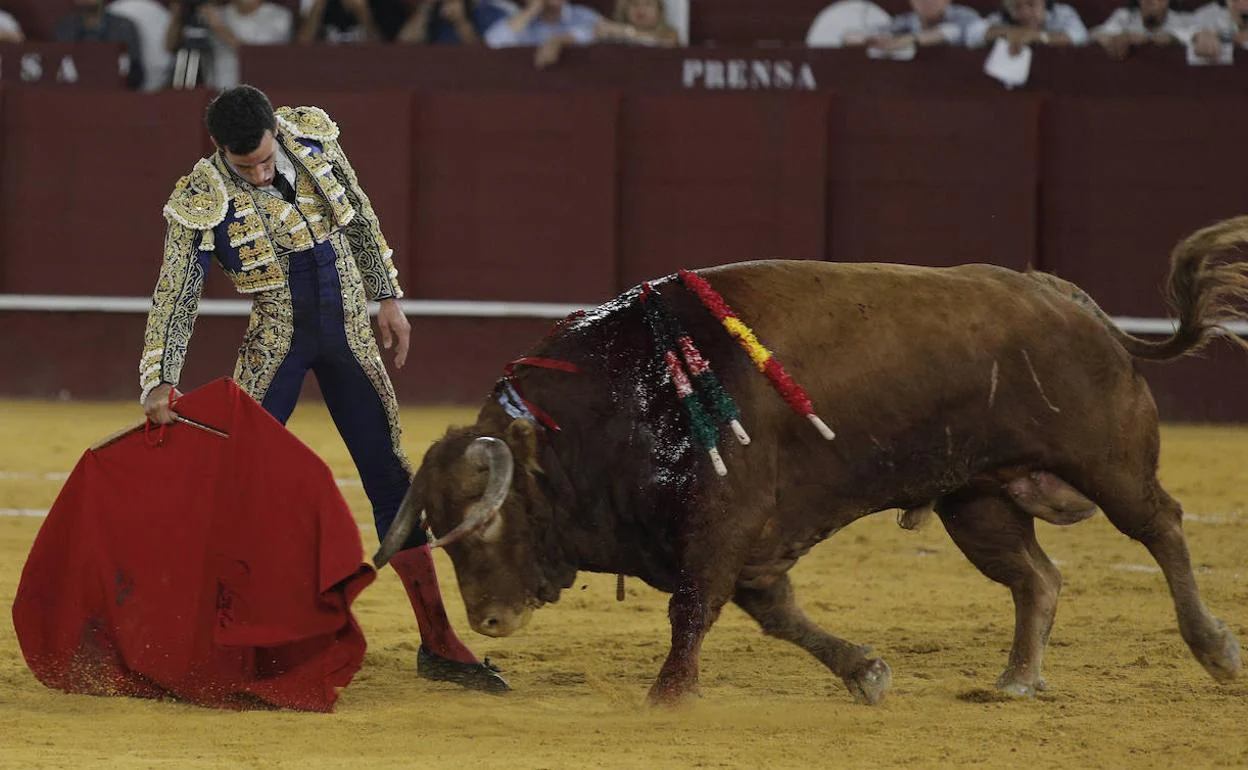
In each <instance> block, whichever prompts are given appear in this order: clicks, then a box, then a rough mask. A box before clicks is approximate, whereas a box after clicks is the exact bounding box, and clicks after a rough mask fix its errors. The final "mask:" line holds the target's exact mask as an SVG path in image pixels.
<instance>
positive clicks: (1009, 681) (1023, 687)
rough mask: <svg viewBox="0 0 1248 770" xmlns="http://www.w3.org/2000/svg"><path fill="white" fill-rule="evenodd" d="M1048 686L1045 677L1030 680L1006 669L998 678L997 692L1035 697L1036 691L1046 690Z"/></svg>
mask: <svg viewBox="0 0 1248 770" xmlns="http://www.w3.org/2000/svg"><path fill="white" fill-rule="evenodd" d="M1048 688H1049V685H1048V684H1047V683H1046V682H1045V681H1044V679H1037V680H1036V681H1035V682H1028V681H1027V680H1026V679H1023V678H1022V677H1020V676H1018V675H1017V674H1015V673H1014V672H1012V671H1006V672H1005V673H1003V674H1002V675H1001V676H1000V677H998V678H997V692H999V693H1001V694H1003V695H1008V696H1010V697H1011V698H1020V699H1022V698H1034V697H1036V693H1040V692H1044V691H1045V690H1047V689H1048Z"/></svg>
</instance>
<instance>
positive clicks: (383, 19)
mask: <svg viewBox="0 0 1248 770" xmlns="http://www.w3.org/2000/svg"><path fill="white" fill-rule="evenodd" d="M299 15H300V21H299V42H300V43H315V42H327V43H392V42H394V40H395V39H396V38H398V36H399V31H400V30H402V29H403V25H404V24H406V23H407V18H408V16H409V15H410V14H409V12H408V7H407V4H406V3H405V2H404V0H299Z"/></svg>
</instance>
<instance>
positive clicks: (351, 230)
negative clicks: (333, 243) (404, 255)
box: [324, 142, 403, 299]
mask: <svg viewBox="0 0 1248 770" xmlns="http://www.w3.org/2000/svg"><path fill="white" fill-rule="evenodd" d="M324 154H325V155H328V156H329V157H330V160H332V161H333V164H334V169H335V170H336V172H337V173H339V174H341V175H342V177H343V184H345V185H346V190H347V198H348V199H350V201H351V205H352V207H353V208H354V209H355V210H356V211H357V212H358V214H359V215H358V216H357V217H355V221H353V222H351V223H349V224H347V225H346V229H347V231H348V234H349V237H350V240H351V246H352V248H353V249H354V253H355V262H356V265H357V266H358V267H359V271H360V275H361V276H362V278H363V281H364V290H365V292H366V293H367V295H368V298H369V299H389V298H395V299H399V298H402V297H403V289H402V288H401V287H400V286H399V271H398V270H397V269H396V268H395V266H394V261H393V259H392V257H393V254H394V252H393V251H392V250H391V249H390V246H389V244H387V243H386V237H385V236H384V235H383V234H382V232H381V222H380V221H379V220H378V219H377V214H376V213H375V212H374V211H373V204H372V202H371V201H369V199H368V195H367V194H365V192H364V190H363V188H362V187H360V180H359V178H358V177H357V176H356V174H355V169H354V168H352V166H351V163H350V161H348V160H347V154H346V153H345V152H344V151H343V149H342V146H341V145H339V144H338V143H337V142H328V143H326V144H325V153H324Z"/></svg>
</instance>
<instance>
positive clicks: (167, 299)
mask: <svg viewBox="0 0 1248 770" xmlns="http://www.w3.org/2000/svg"><path fill="white" fill-rule="evenodd" d="M198 237H199V233H198V231H196V230H194V229H192V228H189V227H184V226H183V225H181V224H178V223H177V222H170V223H169V226H168V228H167V230H166V232H165V257H164V261H163V262H162V263H161V266H160V275H159V277H158V278H157V280H156V288H155V290H154V291H153V292H152V308H151V310H150V311H148V314H147V328H146V329H145V331H144V333H143V354H142V356H140V358H139V387H140V388H141V389H142V395H140V397H139V401H140V402H142V401H146V400H147V395H148V394H149V393H151V391H152V389H153V388H155V387H156V386H157V385H159V384H160V383H161V382H168V383H172V384H174V385H176V384H177V383H178V378H179V377H180V376H181V375H182V365H183V363H184V362H185V361H186V350H187V347H188V346H189V345H190V342H191V332H192V330H193V329H194V327H195V314H196V313H197V312H198V310H199V298H200V295H201V294H202V293H203V289H204V269H203V266H202V265H201V264H200V261H199V253H198V251H197V250H196V248H195V241H196V239H197V238H198Z"/></svg>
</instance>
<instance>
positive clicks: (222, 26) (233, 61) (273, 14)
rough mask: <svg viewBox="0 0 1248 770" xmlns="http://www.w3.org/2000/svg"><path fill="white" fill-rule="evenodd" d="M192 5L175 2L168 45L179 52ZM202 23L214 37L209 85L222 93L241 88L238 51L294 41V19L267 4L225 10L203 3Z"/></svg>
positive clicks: (241, 3)
mask: <svg viewBox="0 0 1248 770" xmlns="http://www.w3.org/2000/svg"><path fill="white" fill-rule="evenodd" d="M189 5H190V4H189V3H187V1H186V0H174V13H175V14H176V15H175V18H177V19H179V20H182V23H179V24H170V25H169V34H168V36H167V37H166V38H165V45H166V47H167V48H168V49H169V51H170V52H176V51H177V50H178V49H179V48H181V47H182V45H183V35H184V32H185V20H186V19H187V14H188V13H190V11H188V8H189ZM197 13H198V16H199V22H200V23H202V24H203V25H204V26H206V27H207V28H208V31H209V33H210V34H211V37H210V41H211V47H212V67H211V70H210V73H209V77H208V82H209V83H210V84H211V85H212V86H214V87H216V88H218V89H221V90H224V89H227V88H233V87H234V86H236V85H238V80H239V67H238V49H239V48H240V47H241V46H244V45H281V44H282V43H289V42H291V41H292V40H293V39H294V31H295V18H294V14H292V13H291V12H290V9H289V8H285V7H283V6H281V5H278V4H277V3H269V2H265V0H230V2H229V3H228V4H226V5H224V6H220V5H213V4H210V3H201V4H200V6H199V8H198V10H197Z"/></svg>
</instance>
